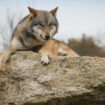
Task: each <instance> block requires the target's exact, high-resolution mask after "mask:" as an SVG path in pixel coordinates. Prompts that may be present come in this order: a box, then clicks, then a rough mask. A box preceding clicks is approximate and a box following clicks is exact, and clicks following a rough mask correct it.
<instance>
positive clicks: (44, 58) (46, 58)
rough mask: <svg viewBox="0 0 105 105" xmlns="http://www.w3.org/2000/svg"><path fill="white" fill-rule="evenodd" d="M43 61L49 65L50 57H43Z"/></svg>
mask: <svg viewBox="0 0 105 105" xmlns="http://www.w3.org/2000/svg"><path fill="white" fill-rule="evenodd" d="M41 62H42V64H43V65H48V64H49V58H48V57H47V56H45V57H41Z"/></svg>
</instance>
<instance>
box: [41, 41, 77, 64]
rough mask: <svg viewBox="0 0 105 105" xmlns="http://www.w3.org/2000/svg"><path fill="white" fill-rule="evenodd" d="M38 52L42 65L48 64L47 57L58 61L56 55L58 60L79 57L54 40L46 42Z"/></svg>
mask: <svg viewBox="0 0 105 105" xmlns="http://www.w3.org/2000/svg"><path fill="white" fill-rule="evenodd" d="M39 52H40V54H41V62H42V63H43V64H48V63H49V57H51V58H54V59H58V57H59V56H58V55H60V58H61V56H66V57H79V55H78V54H77V53H76V52H75V51H73V50H72V49H70V48H69V47H68V46H67V45H65V44H64V43H62V42H59V41H57V40H54V39H50V40H49V41H47V42H46V44H45V46H44V47H43V48H42V49H41V50H40V51H39ZM62 58H64V57H62Z"/></svg>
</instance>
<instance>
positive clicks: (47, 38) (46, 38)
mask: <svg viewBox="0 0 105 105" xmlns="http://www.w3.org/2000/svg"><path fill="white" fill-rule="evenodd" d="M40 37H41V38H42V39H43V40H46V41H47V40H49V39H50V36H49V37H45V38H43V37H42V35H41V34H40Z"/></svg>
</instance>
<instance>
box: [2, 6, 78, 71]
mask: <svg viewBox="0 0 105 105" xmlns="http://www.w3.org/2000/svg"><path fill="white" fill-rule="evenodd" d="M57 9H58V8H55V9H53V10H51V11H42V10H35V9H33V8H30V7H29V11H30V15H28V16H26V17H25V18H24V19H23V20H22V21H21V22H20V23H19V24H18V25H17V27H16V28H15V30H14V32H13V35H12V40H11V43H10V45H9V47H8V49H7V50H5V51H4V52H3V54H2V55H1V57H0V69H1V68H2V66H3V65H4V64H5V63H6V61H7V60H8V59H9V57H10V55H11V54H12V53H14V52H15V51H17V50H32V49H38V50H39V49H40V48H41V47H42V46H43V45H44V44H45V43H46V42H47V43H46V44H45V47H43V48H42V50H40V53H41V55H42V58H41V60H42V62H44V64H47V63H48V62H49V59H48V56H49V52H50V53H51V51H52V53H53V54H55V50H56V51H57V52H58V53H59V54H60V53H64V54H65V53H66V52H69V53H71V55H72V56H77V55H76V54H75V52H73V51H72V50H70V49H69V48H68V47H67V46H65V45H64V44H62V43H58V42H57V41H55V40H53V39H52V37H53V36H54V35H55V34H56V33H57V31H58V21H57V19H56V12H57ZM49 39H52V40H49ZM48 40H49V41H48ZM53 45H54V46H53ZM55 46H57V47H55ZM50 47H52V49H51V48H50ZM46 49H47V50H46ZM49 50H51V51H49ZM53 50H54V51H53ZM47 53H48V56H47ZM45 56H46V57H45ZM46 62H47V63H46Z"/></svg>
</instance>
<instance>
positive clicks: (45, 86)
mask: <svg viewBox="0 0 105 105" xmlns="http://www.w3.org/2000/svg"><path fill="white" fill-rule="evenodd" d="M0 105H105V58H99V57H77V58H76V57H73V58H65V59H61V60H51V62H50V64H49V65H48V66H43V65H42V64H41V62H40V57H39V55H38V54H36V53H34V52H31V51H26V52H25V51H24V52H21V51H20V52H17V53H15V54H14V55H12V56H11V58H10V59H9V62H8V63H7V70H6V71H0Z"/></svg>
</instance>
